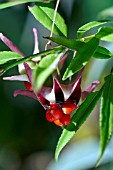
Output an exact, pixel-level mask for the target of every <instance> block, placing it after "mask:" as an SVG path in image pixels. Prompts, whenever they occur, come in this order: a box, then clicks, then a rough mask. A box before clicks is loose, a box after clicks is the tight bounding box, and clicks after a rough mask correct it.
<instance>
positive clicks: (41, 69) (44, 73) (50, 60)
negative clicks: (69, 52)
mask: <svg viewBox="0 0 113 170" xmlns="http://www.w3.org/2000/svg"><path fill="white" fill-rule="evenodd" d="M64 54H65V51H63V52H62V53H59V54H58V53H56V54H50V55H47V56H46V57H45V58H43V59H42V60H41V61H40V63H39V64H38V65H37V68H36V69H35V70H34V76H33V79H34V83H33V84H34V89H35V90H36V91H38V90H39V89H40V88H41V86H42V85H43V84H44V82H45V81H46V79H47V78H48V77H49V76H50V75H51V74H52V73H53V71H55V69H56V68H57V65H58V63H59V61H60V59H61V58H62V57H63V55H64Z"/></svg>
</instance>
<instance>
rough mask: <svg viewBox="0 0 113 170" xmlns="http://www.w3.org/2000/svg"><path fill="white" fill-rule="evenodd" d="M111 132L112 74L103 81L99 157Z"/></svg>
mask: <svg viewBox="0 0 113 170" xmlns="http://www.w3.org/2000/svg"><path fill="white" fill-rule="evenodd" d="M112 131H113V74H110V75H109V76H108V77H106V79H105V84H104V89H103V95H102V101H101V109H100V156H99V160H100V159H101V157H102V155H103V153H104V150H105V148H106V146H107V144H108V142H109V140H110V137H111V135H112Z"/></svg>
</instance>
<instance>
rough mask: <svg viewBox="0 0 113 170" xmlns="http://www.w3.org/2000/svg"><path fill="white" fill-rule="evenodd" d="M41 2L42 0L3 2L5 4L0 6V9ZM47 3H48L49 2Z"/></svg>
mask: <svg viewBox="0 0 113 170" xmlns="http://www.w3.org/2000/svg"><path fill="white" fill-rule="evenodd" d="M42 1H43V0H16V1H12V2H5V3H1V4H0V9H4V8H8V7H12V6H15V5H21V4H25V3H28V2H42ZM48 2H50V0H49V1H48Z"/></svg>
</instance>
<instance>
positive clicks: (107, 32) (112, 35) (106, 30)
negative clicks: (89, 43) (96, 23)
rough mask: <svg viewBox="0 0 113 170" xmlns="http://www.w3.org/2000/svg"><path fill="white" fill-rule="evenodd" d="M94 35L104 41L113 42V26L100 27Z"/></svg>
mask: <svg viewBox="0 0 113 170" xmlns="http://www.w3.org/2000/svg"><path fill="white" fill-rule="evenodd" d="M96 37H97V38H99V39H101V40H104V41H108V42H113V28H112V27H107V26H104V27H102V28H100V29H99V32H98V33H97V34H96Z"/></svg>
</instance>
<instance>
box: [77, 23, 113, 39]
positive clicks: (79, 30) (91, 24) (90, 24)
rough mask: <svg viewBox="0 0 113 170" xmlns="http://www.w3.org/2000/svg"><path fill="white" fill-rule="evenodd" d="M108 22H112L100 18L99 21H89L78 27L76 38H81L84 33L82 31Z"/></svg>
mask: <svg viewBox="0 0 113 170" xmlns="http://www.w3.org/2000/svg"><path fill="white" fill-rule="evenodd" d="M109 22H112V21H110V20H100V21H92V22H89V23H87V24H85V25H83V26H82V27H80V28H79V29H78V31H77V36H78V38H81V37H82V36H83V35H84V33H85V32H87V31H88V30H90V29H91V28H95V27H97V26H101V25H103V24H106V23H109Z"/></svg>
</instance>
